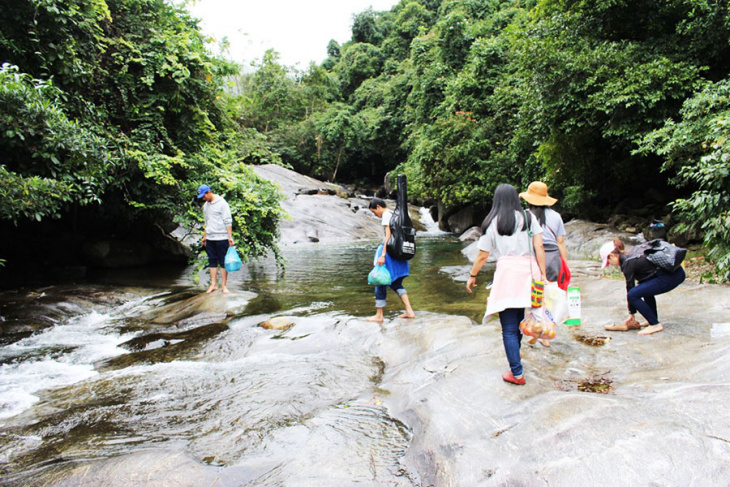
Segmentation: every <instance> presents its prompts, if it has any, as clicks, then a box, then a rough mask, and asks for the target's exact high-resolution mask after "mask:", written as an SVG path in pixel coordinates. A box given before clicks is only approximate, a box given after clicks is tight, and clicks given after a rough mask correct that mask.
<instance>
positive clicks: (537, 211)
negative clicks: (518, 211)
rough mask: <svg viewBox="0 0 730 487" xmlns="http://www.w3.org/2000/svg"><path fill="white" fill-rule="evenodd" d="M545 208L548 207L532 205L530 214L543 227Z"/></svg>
mask: <svg viewBox="0 0 730 487" xmlns="http://www.w3.org/2000/svg"><path fill="white" fill-rule="evenodd" d="M545 208H547V206H537V205H533V204H532V203H530V212H531V213H532V214H533V215H535V216H536V217H537V221H539V222H540V226H541V227H544V226H545Z"/></svg>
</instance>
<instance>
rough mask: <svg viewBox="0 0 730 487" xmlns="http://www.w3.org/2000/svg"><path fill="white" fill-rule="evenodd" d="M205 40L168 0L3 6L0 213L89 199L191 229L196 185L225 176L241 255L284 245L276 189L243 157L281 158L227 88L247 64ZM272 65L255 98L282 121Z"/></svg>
mask: <svg viewBox="0 0 730 487" xmlns="http://www.w3.org/2000/svg"><path fill="white" fill-rule="evenodd" d="M207 41H208V39H207V38H206V37H204V36H203V35H202V34H201V33H200V31H199V30H198V26H197V21H195V20H194V19H192V18H191V17H190V16H189V14H188V13H187V12H186V11H185V10H184V9H183V8H182V7H179V6H174V5H171V4H169V3H168V2H165V1H163V0H107V1H104V0H92V1H80V0H19V1H16V2H11V3H10V4H8V5H5V6H4V10H3V15H2V16H0V62H3V63H6V64H4V65H3V68H2V70H0V78H1V79H0V149H1V150H0V154H2V155H0V186H1V187H2V190H0V191H3V193H2V196H5V198H3V201H2V202H0V219H2V220H6V221H13V222H19V221H23V220H34V221H35V220H38V221H42V220H44V219H46V218H65V217H67V216H68V215H69V214H71V213H72V211H73V210H74V209H76V208H78V207H82V206H85V207H87V208H89V209H90V211H91V212H92V214H94V215H95V217H97V218H98V226H99V227H100V228H103V227H104V224H105V223H106V224H107V225H108V226H110V227H114V228H117V229H123V228H125V227H126V228H130V229H134V228H135V227H136V226H138V225H140V224H142V223H145V224H154V223H156V222H169V221H173V220H174V221H176V222H179V223H184V224H192V223H194V222H195V221H196V218H197V217H192V216H191V215H192V214H195V213H196V210H197V209H196V208H194V207H193V202H192V195H193V194H194V191H195V188H196V187H197V185H198V184H200V183H202V182H205V183H207V184H211V185H213V186H215V185H216V183H217V182H218V181H225V182H226V184H229V185H230V187H229V188H228V190H229V192H230V195H228V199H229V203H231V206H232V208H235V209H236V210H235V211H239V212H240V214H237V215H235V218H236V222H237V224H236V228H235V230H234V231H235V232H236V236H237V239H238V240H239V241H240V242H241V243H240V247H239V250H241V251H242V253H243V255H244V257H246V258H254V257H258V256H260V255H262V254H263V253H264V252H265V249H267V248H273V249H274V250H275V243H274V242H275V237H276V232H277V230H276V228H277V225H278V221H279V218H280V217H281V216H282V214H281V210H280V208H279V205H278V193H277V191H276V190H275V188H273V187H272V186H271V185H270V184H268V183H266V182H264V181H261V180H260V179H259V178H257V177H256V176H255V175H254V174H253V173H251V172H250V171H247V170H244V169H242V167H241V164H242V163H267V162H277V161H278V157H277V155H276V154H275V153H272V151H271V149H270V147H269V146H268V144H267V142H266V141H265V140H264V139H263V136H262V135H261V134H260V133H258V132H256V131H255V130H254V129H252V128H248V127H246V128H242V127H241V125H240V124H239V123H237V120H236V118H234V116H235V117H239V118H240V106H241V104H240V103H239V100H236V99H235V97H232V96H231V95H228V94H226V93H225V92H224V88H226V87H227V84H228V82H229V80H230V77H231V76H232V75H235V74H236V73H237V72H238V68H237V67H236V66H235V65H233V64H231V63H229V62H225V61H223V60H220V59H217V58H214V57H211V56H210V54H209V53H208V51H207V49H206V42H207ZM274 61H275V59H274V55H273V54H271V55H270V58H266V59H264V61H263V63H262V66H261V68H262V69H261V70H260V71H261V74H260V75H259V77H260V78H261V79H260V81H259V82H258V83H259V86H260V87H262V89H264V90H265V89H266V87H271V89H272V90H274V91H275V93H274V96H273V98H267V99H265V100H259V101H258V103H259V104H260V105H266V106H267V107H269V109H270V112H269V113H267V114H266V116H271V117H274V118H276V117H279V118H285V117H287V116H290V112H289V110H291V109H292V108H291V106H292V104H295V103H294V102H293V101H292V99H291V98H288V97H281V96H280V95H281V92H282V91H284V92H286V90H287V89H289V86H288V85H286V86H282V85H279V84H277V83H279V82H280V81H281V79H282V76H281V74H280V73H279V72H278V71H277V66H275V62H274ZM276 90H278V91H276ZM259 93H262V91H260V92H259ZM286 93H288V92H286ZM287 96H288V95H287ZM294 110H295V111H296V110H299V108H297V107H295V108H294ZM301 111H304V110H301ZM252 125H255V124H252ZM229 180H230V181H229ZM254 205H258V207H257V208H256V209H254V208H253V206H254Z"/></svg>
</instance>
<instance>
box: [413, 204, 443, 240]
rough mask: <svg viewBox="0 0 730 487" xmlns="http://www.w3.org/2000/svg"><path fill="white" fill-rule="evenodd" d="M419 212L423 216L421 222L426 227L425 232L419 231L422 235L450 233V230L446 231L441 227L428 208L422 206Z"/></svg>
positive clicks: (436, 235) (433, 235)
mask: <svg viewBox="0 0 730 487" xmlns="http://www.w3.org/2000/svg"><path fill="white" fill-rule="evenodd" d="M418 214H419V215H420V217H421V224H422V225H423V226H424V227H426V231H425V232H419V235H420V236H422V237H438V236H444V235H449V232H444V231H443V230H441V229H440V228H439V224H438V222H435V221H433V217H431V212H430V211H429V209H428V208H425V207H421V208H419V209H418Z"/></svg>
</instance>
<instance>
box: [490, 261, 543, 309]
mask: <svg viewBox="0 0 730 487" xmlns="http://www.w3.org/2000/svg"><path fill="white" fill-rule="evenodd" d="M533 278H534V279H540V267H539V266H538V265H537V261H536V260H535V258H534V257H530V256H527V255H507V256H504V257H500V258H499V259H497V270H496V271H495V272H494V281H493V283H492V289H491V291H490V293H489V297H488V298H487V311H486V313H485V314H484V319H485V320H487V319H488V318H489V317H490V316H491V315H494V314H496V313H499V312H500V311H503V310H505V309H511V308H530V307H531V302H530V285H531V283H532V279H533Z"/></svg>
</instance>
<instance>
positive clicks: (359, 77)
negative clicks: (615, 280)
mask: <svg viewBox="0 0 730 487" xmlns="http://www.w3.org/2000/svg"><path fill="white" fill-rule="evenodd" d="M729 39H730V12H729V11H728V4H727V2H715V1H708V0H677V1H671V2H656V1H650V0H646V1H643V0H642V1H628V0H612V1H610V2H589V1H583V0H527V1H521V2H514V1H506V0H504V1H502V0H489V1H482V0H479V1H477V0H402V1H401V2H400V3H398V4H397V5H396V6H394V7H393V8H392V9H391V10H390V11H386V12H375V11H373V10H371V9H369V10H366V11H364V12H362V13H360V14H357V15H356V16H355V17H354V19H353V26H352V38H351V40H350V41H348V42H346V43H344V44H342V45H339V44H337V43H334V41H332V42H331V43H330V45H329V48H328V53H329V57H328V59H327V60H326V61H325V62H324V63H323V64H322V65H321V66H317V67H312V68H311V70H310V72H309V73H305V74H302V73H300V75H299V77H298V78H296V84H297V86H296V87H295V88H294V87H292V88H290V89H296V90H298V91H299V92H303V91H304V90H305V89H306V87H309V93H310V96H311V94H313V93H315V92H317V93H318V95H316V96H315V97H314V98H316V99H317V100H318V103H312V102H309V103H310V105H311V106H312V107H313V110H311V111H307V112H305V113H302V111H301V110H300V111H299V116H298V117H297V116H296V115H294V114H290V115H288V116H287V118H286V120H284V119H282V120H281V122H280V123H276V135H275V136H274V137H271V138H270V139H269V142H270V143H271V145H270V147H271V148H272V150H273V151H275V152H277V153H280V154H281V156H282V159H283V161H284V162H285V163H289V164H291V165H292V167H294V168H295V169H297V170H299V171H302V172H305V173H308V174H311V175H314V176H320V177H328V178H333V177H334V176H335V174H336V175H337V177H338V178H347V179H348V180H349V181H350V182H358V181H360V180H368V179H369V180H370V181H378V180H382V177H383V175H385V174H386V173H387V172H389V171H393V170H395V169H397V170H398V171H402V172H405V173H406V174H408V175H409V180H410V181H409V182H410V184H409V187H410V188H411V192H412V193H415V195H416V196H418V197H421V198H424V199H434V200H437V201H439V202H441V203H443V204H444V205H446V206H449V207H460V206H464V205H477V206H479V207H482V208H483V207H486V206H488V204H489V200H490V199H491V196H492V193H493V191H494V189H495V188H496V187H497V185H499V184H500V183H504V182H507V183H511V184H514V185H516V186H518V187H526V186H527V184H528V183H529V182H530V181H532V180H534V179H542V180H544V181H545V182H547V183H548V184H549V186H550V191H551V193H554V194H555V195H556V196H557V197H558V198H560V200H561V201H560V204H561V210H562V211H564V212H567V213H569V214H570V215H574V216H584V217H588V218H596V219H606V218H608V217H609V216H610V215H611V213H612V212H613V211H615V209H616V208H617V207H619V206H620V205H621V204H622V202H624V201H626V200H628V199H631V200H634V201H635V202H636V204H638V205H642V204H644V203H647V202H652V203H655V202H660V203H662V204H668V205H671V204H672V203H674V206H673V207H672V206H667V207H665V209H664V210H659V213H658V214H656V215H654V218H657V219H659V218H662V217H664V216H665V214H661V211H667V212H668V211H670V210H671V209H672V208H674V209H675V210H676V211H675V213H676V214H678V215H680V216H681V217H682V218H683V219H684V220H685V222H686V223H687V225H689V226H692V225H696V226H701V227H702V231H703V234H704V235H705V237H706V239H707V243H708V244H709V245H710V246H711V248H712V249H714V253H713V255H714V257H715V259H717V262H720V263H721V264H720V270H721V272H722V273H724V276H725V278H727V257H726V254H727V250H728V248H730V247H729V245H728V243H729V242H730V236H729V235H728V234H727V233H726V232H724V231H723V230H722V229H724V228H727V213H726V211H727V201H726V200H725V199H724V198H723V195H726V194H727V193H728V190H727V188H728V187H727V178H726V176H724V175H723V174H725V175H726V172H727V167H726V166H723V164H725V162H724V161H723V156H722V150H723V149H722V144H724V140H725V137H724V135H723V133H726V132H724V131H725V130H726V129H725V127H724V125H723V122H722V120H724V119H723V117H724V116H725V110H724V108H723V107H722V106H721V103H720V102H715V103H714V104H710V100H711V99H712V100H721V99H722V94H721V93H723V90H724V86H725V84H726V83H727V79H728V73H730V44H729ZM311 73H317V76H316V77H312V76H311ZM312 86H319V87H320V89H319V90H313V89H312V88H311V87H312ZM325 87H326V89H324V88H325ZM325 93H326V94H325ZM314 98H310V100H313V99H314ZM251 110H252V111H255V109H254V108H251ZM702 110H709V112H702ZM269 123H270V124H272V123H273V122H271V121H269ZM348 127H352V128H354V130H352V131H351V132H349V134H350V135H346V134H347V133H348V132H347V130H348ZM295 140H296V141H299V142H300V143H298V145H297V147H300V148H301V150H299V149H297V150H292V147H293V146H292V142H293V141H295ZM334 167H339V168H340V169H339V170H338V171H336V172H335V171H334V170H333V168H334ZM700 168H702V170H700V171H698V169H700ZM720 188H725V189H724V190H720ZM723 205H724V206H723ZM723 208H724V210H723ZM697 222H702V223H701V224H700V223H697ZM723 259H724V260H723ZM722 262H725V264H722Z"/></svg>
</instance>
